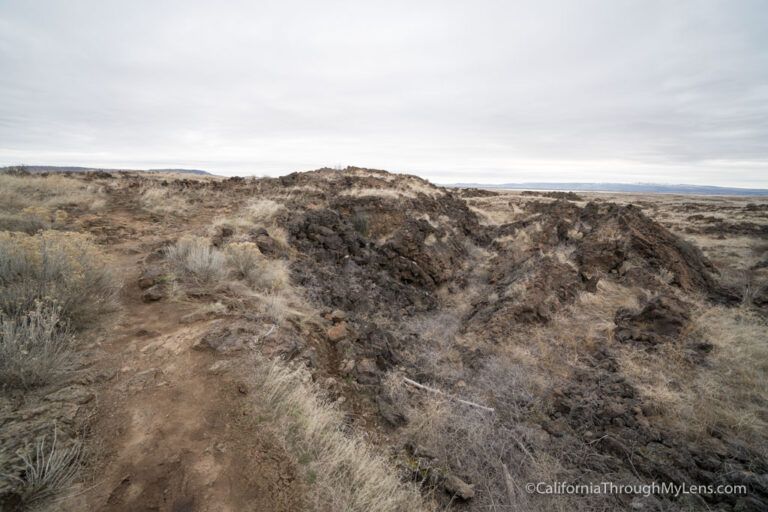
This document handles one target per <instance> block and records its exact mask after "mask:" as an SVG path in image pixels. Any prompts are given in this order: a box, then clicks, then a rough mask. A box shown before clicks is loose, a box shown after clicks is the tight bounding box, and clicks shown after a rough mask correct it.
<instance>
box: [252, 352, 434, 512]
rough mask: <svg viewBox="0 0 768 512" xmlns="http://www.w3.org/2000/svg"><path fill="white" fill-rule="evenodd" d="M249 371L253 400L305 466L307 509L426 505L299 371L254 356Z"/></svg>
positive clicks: (369, 510) (385, 511)
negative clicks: (266, 410) (268, 413)
mask: <svg viewBox="0 0 768 512" xmlns="http://www.w3.org/2000/svg"><path fill="white" fill-rule="evenodd" d="M249 375H250V381H251V384H252V387H253V389H254V390H255V393H254V394H255V401H254V405H255V406H256V407H258V408H263V407H267V408H269V410H270V411H271V412H272V413H273V418H274V424H273V425H272V428H273V429H274V430H275V432H276V434H277V435H278V436H279V437H280V438H281V440H282V442H283V444H284V445H285V448H286V451H287V452H288V453H290V454H291V455H292V456H293V457H294V458H295V459H296V462H297V463H299V464H302V465H304V466H305V468H306V469H305V478H306V481H307V486H306V487H307V489H306V491H307V492H306V497H307V501H308V502H309V504H310V505H311V507H312V509H313V510H317V511H329V512H330V511H337V510H344V511H347V512H400V511H402V512H406V511H418V510H429V509H428V507H427V506H426V505H424V503H423V502H422V498H421V496H420V495H419V493H418V491H417V489H416V488H415V487H414V486H412V485H410V484H405V483H403V482H402V481H401V480H400V478H398V475H397V472H396V470H395V468H394V467H393V464H392V463H391V461H388V460H386V459H384V458H382V457H380V456H378V455H376V454H375V452H374V450H373V449H372V448H371V447H370V446H369V445H368V443H366V442H365V441H364V440H363V439H362V437H360V436H359V435H356V434H354V433H352V432H349V431H347V430H346V429H345V427H344V419H343V415H342V414H341V412H340V411H339V410H338V409H337V408H336V407H334V406H333V405H331V404H330V403H327V402H324V401H322V399H320V398H319V395H318V393H317V391H316V389H315V388H314V386H312V385H311V384H308V383H307V379H304V378H303V377H302V374H301V373H300V371H298V370H292V369H290V368H288V367H287V366H285V364H284V363H282V362H280V361H272V362H269V361H267V360H265V359H264V358H262V357H261V356H254V357H253V359H252V369H251V370H250V371H249Z"/></svg>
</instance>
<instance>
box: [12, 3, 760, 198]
mask: <svg viewBox="0 0 768 512" xmlns="http://www.w3.org/2000/svg"><path fill="white" fill-rule="evenodd" d="M219 4H225V5H214V4H213V3H210V2H199V3H197V2H191V1H184V2H136V1H134V2H126V3H115V2H97V1H76V2H56V1H50V2H15V3H12V2H7V1H4V2H0V162H2V163H8V164H13V163H19V162H26V163H41V164H42V163H46V164H70V165H93V166H104V167H150V166H152V167H156V166H174V167H176V166H186V167H202V168H207V169H210V170H213V171H218V172H221V173H223V174H235V173H238V174H257V175H261V174H280V173H285V172H290V171H294V170H304V169H311V168H316V167H320V166H323V165H335V164H355V165H365V166H370V167H378V168H385V169H389V170H395V171H408V172H414V173H417V174H421V175H423V176H426V177H429V178H431V179H433V180H436V181H443V182H446V181H459V180H461V181H470V180H471V181H486V182H502V181H531V180H535V181H544V180H552V181H558V180H559V181H564V180H567V181H595V180H600V181H602V180H611V181H629V182H632V181H661V182H687V183H700V184H720V185H733V186H740V185H741V186H768V30H766V24H765V19H766V16H767V15H768V7H766V6H765V4H764V3H763V2H761V1H759V0H758V1H752V2H750V1H739V2H723V1H706V0H695V1H694V0H691V1H681V2H666V1H642V2H639V1H633V2H630V1H621V0H604V1H582V2H571V1H565V0H563V1H549V2H548V1H537V2H446V1H442V2H399V1H394V2H387V3H372V2H322V3H318V2H307V1H303V2H286V1H280V2H220V3H219Z"/></svg>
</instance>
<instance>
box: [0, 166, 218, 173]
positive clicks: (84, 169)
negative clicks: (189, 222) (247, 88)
mask: <svg viewBox="0 0 768 512" xmlns="http://www.w3.org/2000/svg"><path fill="white" fill-rule="evenodd" d="M18 167H23V168H24V170H25V171H27V172H88V171H106V172H123V171H146V172H178V173H182V174H200V175H206V176H213V175H212V174H211V173H209V172H208V171H201V170H199V169H105V168H102V167H67V166H61V165H24V166H18V165H9V166H8V167H0V172H3V171H7V170H8V169H15V168H18Z"/></svg>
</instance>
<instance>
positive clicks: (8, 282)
mask: <svg viewBox="0 0 768 512" xmlns="http://www.w3.org/2000/svg"><path fill="white" fill-rule="evenodd" d="M118 290H119V281H118V279H117V277H116V275H115V273H114V270H113V268H112V266H111V264H110V261H109V260H108V259H107V258H106V257H105V256H104V254H102V252H101V251H100V250H99V248H98V247H97V246H96V245H95V244H94V243H93V242H92V241H91V239H90V238H89V237H88V236H86V235H84V234H81V233H71V232H59V231H43V232H41V233H38V234H36V235H34V236H30V235H26V234H23V233H7V232H1V233H0V309H1V310H2V311H3V312H4V313H5V315H7V316H12V317H13V316H19V317H20V316H24V315H26V314H27V312H29V311H32V310H34V309H35V308H36V307H37V303H38V302H41V303H43V304H44V305H45V306H46V307H51V308H57V309H58V311H59V314H60V316H61V317H62V318H63V319H64V320H66V321H67V323H69V325H71V326H72V327H74V328H78V329H79V328H82V327H84V326H86V325H89V324H92V323H93V322H94V321H96V320H97V319H98V318H99V317H100V316H101V315H102V314H104V313H106V312H108V311H111V310H113V309H114V308H115V307H116V299H117V293H118Z"/></svg>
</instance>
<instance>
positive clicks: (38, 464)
mask: <svg viewBox="0 0 768 512" xmlns="http://www.w3.org/2000/svg"><path fill="white" fill-rule="evenodd" d="M57 441H58V439H57V430H56V425H55V424H54V426H53V441H52V442H51V444H50V448H49V447H48V445H47V443H46V439H45V436H43V437H42V438H41V440H40V441H39V442H38V443H37V444H36V446H35V449H34V453H33V454H23V455H21V456H20V457H21V461H22V462H23V463H24V476H23V477H21V478H20V477H18V476H16V475H8V476H10V477H12V479H13V480H15V481H16V482H17V483H18V488H17V489H16V491H15V494H16V495H17V496H18V497H19V500H20V502H21V505H22V506H23V507H24V509H29V508H30V507H32V506H35V505H36V504H38V503H40V502H41V501H43V500H46V499H49V498H52V497H54V496H58V495H61V494H62V493H63V492H65V491H66V490H68V489H69V488H70V487H71V486H72V484H73V483H74V481H75V478H76V477H77V474H78V472H79V471H80V467H81V464H82V444H81V443H80V442H75V443H74V444H73V445H71V446H70V447H68V448H62V447H61V446H57Z"/></svg>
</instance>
